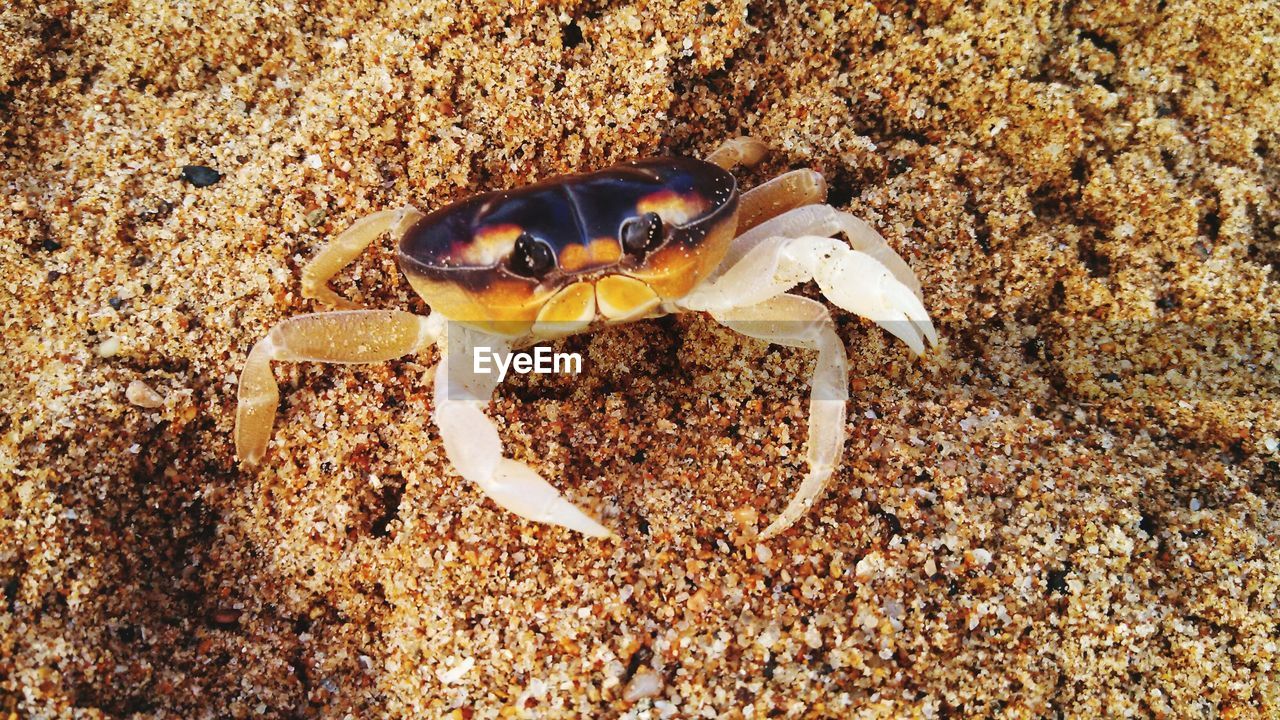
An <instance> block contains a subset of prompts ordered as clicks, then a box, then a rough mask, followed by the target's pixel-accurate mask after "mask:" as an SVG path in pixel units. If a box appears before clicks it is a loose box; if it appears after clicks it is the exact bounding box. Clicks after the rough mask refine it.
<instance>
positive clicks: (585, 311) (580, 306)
mask: <svg viewBox="0 0 1280 720" xmlns="http://www.w3.org/2000/svg"><path fill="white" fill-rule="evenodd" d="M595 317H596V290H595V286H593V285H592V284H591V283H589V282H576V283H574V284H572V285H570V286H568V287H566V288H564V289H563V290H561V291H560V292H558V293H556V294H555V295H553V296H551V299H550V300H547V304H546V305H543V306H542V309H541V310H539V311H538V318H537V320H535V321H534V323H533V328H532V332H533V334H534V335H537V336H539V337H559V336H563V335H572V334H573V333H576V332H578V331H579V330H582V329H584V328H586V327H587V326H588V325H590V324H591V321H592V320H594V319H595Z"/></svg>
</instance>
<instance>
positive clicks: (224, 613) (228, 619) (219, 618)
mask: <svg viewBox="0 0 1280 720" xmlns="http://www.w3.org/2000/svg"><path fill="white" fill-rule="evenodd" d="M242 612H243V611H241V610H236V609H235V608H218V609H217V610H214V611H213V612H212V613H210V614H209V621H210V622H212V623H213V624H214V625H219V626H221V627H229V626H231V625H235V624H236V623H238V622H240V615H241V614H242Z"/></svg>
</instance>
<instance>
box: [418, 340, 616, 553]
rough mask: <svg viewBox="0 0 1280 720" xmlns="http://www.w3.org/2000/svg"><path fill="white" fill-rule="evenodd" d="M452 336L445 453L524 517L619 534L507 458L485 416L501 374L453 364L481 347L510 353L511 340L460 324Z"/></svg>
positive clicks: (444, 361) (444, 368)
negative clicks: (474, 371) (454, 368)
mask: <svg viewBox="0 0 1280 720" xmlns="http://www.w3.org/2000/svg"><path fill="white" fill-rule="evenodd" d="M447 334H448V336H449V337H448V338H447V340H446V341H444V342H442V343H441V353H440V354H441V357H440V364H439V366H437V368H436V388H435V421H436V426H437V427H438V428H439V429H440V438H441V439H442V440H443V441H444V449H445V454H446V455H447V456H448V458H449V460H450V462H452V463H453V467H454V469H456V470H457V471H458V474H459V475H461V476H462V477H464V478H466V479H468V480H470V481H471V482H473V483H475V484H476V485H477V486H478V487H479V488H480V491H481V492H483V493H484V494H485V495H487V496H488V497H489V498H491V499H492V500H493V501H494V502H496V503H497V504H498V505H500V506H502V507H504V508H506V509H507V510H510V511H511V512H513V513H515V514H516V515H519V516H521V517H523V518H527V519H529V520H532V521H534V522H539V523H549V524H552V525H561V526H563V527H567V528H569V529H571V530H577V531H578V532H580V533H582V534H584V535H590V536H592V537H611V536H613V533H612V532H611V531H610V530H609V529H608V528H606V527H604V526H603V525H601V524H600V523H598V522H596V521H595V520H593V519H592V518H591V517H590V516H588V515H587V514H586V513H584V512H583V511H582V510H579V509H578V507H577V506H575V505H574V504H573V503H571V502H569V501H568V500H566V499H565V498H564V496H563V495H561V494H560V492H559V491H558V490H556V489H555V488H554V487H552V486H551V484H550V483H548V482H547V481H546V480H543V479H542V477H541V476H539V475H538V473H536V472H535V471H534V470H533V469H532V468H530V467H529V466H528V465H525V464H524V463H522V462H520V461H518V460H512V459H510V458H504V457H503V456H502V441H501V440H500V439H499V437H498V428H497V426H496V425H494V423H493V421H492V420H490V419H489V417H488V416H487V415H486V414H485V412H484V411H485V408H486V407H488V405H489V402H490V399H491V398H492V397H493V391H494V390H495V389H496V388H497V386H498V375H497V373H489V374H485V373H472V372H466V368H465V367H459V368H456V371H451V369H450V364H451V360H462V361H463V362H466V360H467V359H468V358H472V357H474V354H473V353H474V352H475V348H476V347H477V346H485V347H487V348H488V349H489V351H490V352H492V353H495V354H504V353H507V352H509V351H510V344H509V343H508V341H507V340H505V339H504V338H500V337H497V336H493V335H488V334H486V333H482V332H479V331H477V330H473V329H470V328H468V327H466V326H464V325H460V324H457V323H453V324H451V325H450V326H449V329H448V333H447Z"/></svg>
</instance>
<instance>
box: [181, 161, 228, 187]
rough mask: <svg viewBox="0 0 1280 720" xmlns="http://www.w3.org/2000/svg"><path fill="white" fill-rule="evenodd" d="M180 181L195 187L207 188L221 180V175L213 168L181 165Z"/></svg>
mask: <svg viewBox="0 0 1280 720" xmlns="http://www.w3.org/2000/svg"><path fill="white" fill-rule="evenodd" d="M182 179H183V180H186V181H187V182H189V183H191V184H192V185H195V186H196V187H208V186H210V185H212V184H214V183H216V182H218V181H219V180H221V179H222V175H221V174H220V173H219V172H218V171H217V170H214V169H213V168H210V167H205V166H204V165H183V166H182Z"/></svg>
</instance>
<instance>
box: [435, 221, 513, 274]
mask: <svg viewBox="0 0 1280 720" xmlns="http://www.w3.org/2000/svg"><path fill="white" fill-rule="evenodd" d="M521 231H522V230H521V228H520V226H519V225H514V224H511V223H506V224H503V225H490V226H488V227H483V228H480V229H479V230H477V231H476V234H475V235H474V236H473V237H472V238H471V240H470V242H466V243H459V244H455V245H454V252H453V257H452V258H451V259H452V260H453V261H454V262H455V263H458V264H461V265H468V266H473V267H483V266H488V265H496V264H497V263H500V262H502V260H503V259H504V258H506V257H507V256H508V255H510V254H511V249H512V248H514V247H515V246H516V238H518V237H520V233H521Z"/></svg>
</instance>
